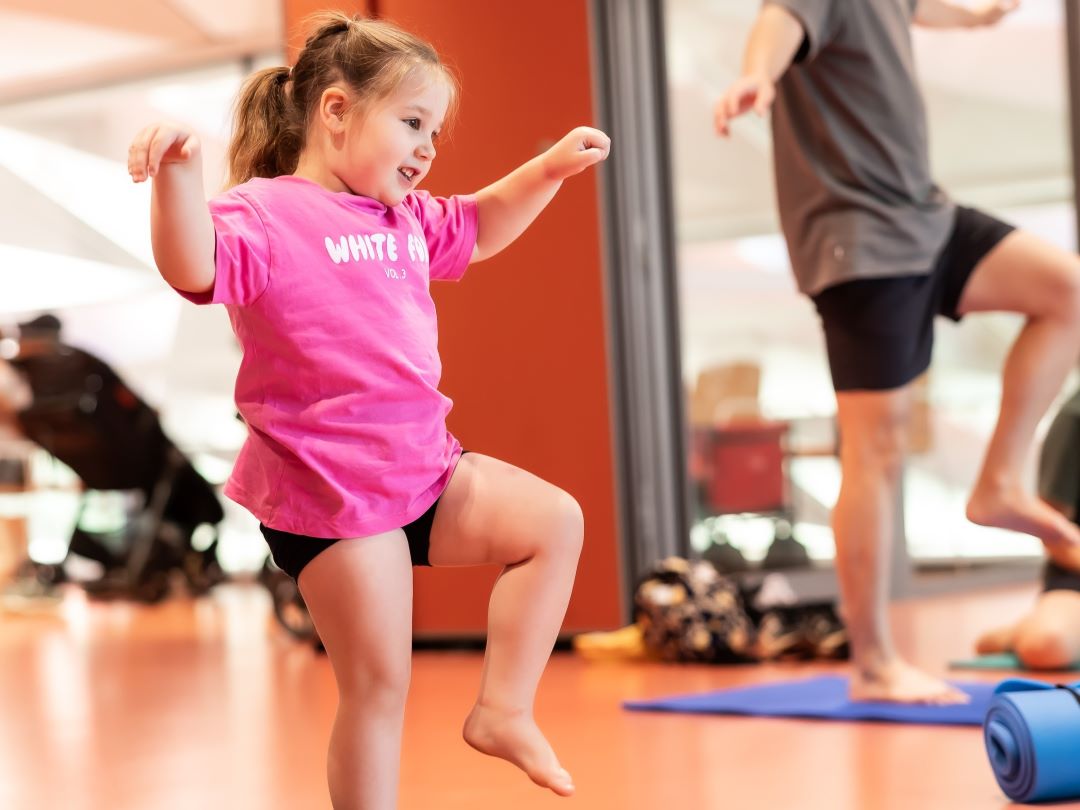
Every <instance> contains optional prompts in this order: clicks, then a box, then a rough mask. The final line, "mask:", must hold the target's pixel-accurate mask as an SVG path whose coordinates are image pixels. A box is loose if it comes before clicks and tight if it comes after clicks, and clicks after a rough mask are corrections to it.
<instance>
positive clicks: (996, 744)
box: [983, 678, 1080, 802]
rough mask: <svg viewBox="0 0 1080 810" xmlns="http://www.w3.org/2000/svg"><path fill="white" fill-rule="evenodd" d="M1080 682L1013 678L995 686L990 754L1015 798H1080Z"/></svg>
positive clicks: (988, 730) (987, 729)
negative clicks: (1061, 684)
mask: <svg viewBox="0 0 1080 810" xmlns="http://www.w3.org/2000/svg"><path fill="white" fill-rule="evenodd" d="M1070 690H1080V681H1078V682H1077V683H1074V684H1073V685H1072V687H1070V688H1065V687H1056V686H1053V685H1052V684H1048V683H1042V682H1041V681H1029V680H1026V679H1021V678H1013V679H1011V680H1008V681H1003V682H1002V683H1001V684H1000V685H999V686H998V687H997V689H996V690H995V691H994V697H993V700H992V701H991V704H990V710H989V712H987V715H986V723H985V725H984V726H983V738H984V740H985V741H986V753H987V754H988V755H989V757H990V767H991V768H992V769H993V771H994V776H995V777H996V778H997V781H998V784H999V785H1001V789H1002V790H1003V791H1005V795H1007V796H1008V797H1009V798H1010V799H1012V800H1013V801H1018V802H1042V801H1052V800H1055V799H1080V692H1077V691H1070Z"/></svg>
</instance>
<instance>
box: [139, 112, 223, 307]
mask: <svg viewBox="0 0 1080 810" xmlns="http://www.w3.org/2000/svg"><path fill="white" fill-rule="evenodd" d="M128 173H129V174H130V175H131V179H132V180H134V181H135V182H136V183H141V182H143V181H144V180H146V179H147V178H151V177H152V178H153V179H154V183H153V191H152V192H151V203H150V235H151V240H152V242H153V246H154V260H155V261H156V262H157V266H158V271H159V272H160V273H161V276H162V278H164V279H165V280H166V281H167V282H169V284H171V285H172V286H173V287H176V288H177V289H178V290H183V291H184V292H189V293H204V292H207V291H209V290H210V289H211V288H212V287H213V286H214V273H215V271H214V248H215V238H214V223H213V221H212V220H211V219H210V209H209V208H208V207H207V205H206V196H205V194H204V191H203V183H202V153H201V149H200V146H199V139H198V138H197V137H196V135H195V133H193V132H192V131H191V130H190V129H187V128H185V127H183V126H180V125H177V124H170V123H161V124H151V125H150V126H148V127H146V128H144V129H143V130H142V131H141V132H139V134H138V135H136V136H135V140H134V141H132V144H131V148H130V149H129V150H128Z"/></svg>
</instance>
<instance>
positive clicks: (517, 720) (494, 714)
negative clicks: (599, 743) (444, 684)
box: [462, 704, 574, 796]
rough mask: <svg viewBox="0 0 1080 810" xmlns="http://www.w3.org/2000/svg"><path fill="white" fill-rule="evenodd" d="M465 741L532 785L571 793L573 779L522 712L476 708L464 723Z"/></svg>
mask: <svg viewBox="0 0 1080 810" xmlns="http://www.w3.org/2000/svg"><path fill="white" fill-rule="evenodd" d="M462 736H463V737H464V738H465V742H467V743H468V744H469V745H471V746H472V747H473V748H475V749H476V750H477V751H479V752H481V753H483V754H488V755H490V756H493V757H499V758H500V759H505V760H506V761H507V762H510V763H512V764H514V765H517V766H518V767H519V768H521V770H523V771H525V773H526V774H528V776H529V778H530V779H532V780H533V781H534V782H536V784H538V785H540V786H541V787H546V788H549V789H551V790H552V791H554V792H555V793H557V794H558V795H560V796H570V795H572V794H573V793H574V780H573V779H571V778H570V774H569V773H568V772H567V771H566V769H565V768H563V767H562V765H560V764H559V760H558V758H557V757H556V756H555V752H554V751H553V750H552V748H551V745H550V744H549V743H548V741H547V739H546V738H545V737H544V735H543V734H542V733H541V732H540V729H539V728H537V727H536V723H535V722H534V721H533V719H532V715H531V714H528V713H526V712H506V711H500V710H498V709H494V708H491V707H488V706H480V705H479V704H478V705H476V706H475V707H474V708H473V710H472V712H471V713H470V714H469V716H468V717H467V718H466V720H465V728H464V729H463V731H462Z"/></svg>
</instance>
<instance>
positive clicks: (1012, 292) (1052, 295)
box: [959, 231, 1080, 547]
mask: <svg viewBox="0 0 1080 810" xmlns="http://www.w3.org/2000/svg"><path fill="white" fill-rule="evenodd" d="M959 309H960V312H961V313H964V314H966V313H969V312H987V311H1005V312H1018V313H1021V314H1024V315H1026V316H1027V318H1028V320H1027V324H1026V325H1025V326H1024V328H1023V330H1022V331H1021V332H1020V334H1019V336H1017V339H1016V342H1015V343H1014V344H1013V346H1012V349H1011V350H1010V351H1009V356H1008V358H1007V359H1006V361H1005V369H1004V373H1003V378H1002V395H1001V409H1000V412H999V415H998V421H997V425H996V427H995V428H994V433H993V436H992V437H991V439H990V444H989V446H988V447H987V451H986V457H985V459H984V461H983V466H982V470H981V471H980V473H979V478H978V481H977V483H976V484H975V488H974V490H973V492H972V495H971V499H970V501H969V502H968V508H967V514H968V518H969V519H970V520H972V521H973V522H975V523H978V524H980V525H983V526H996V527H1000V528H1003V529H1011V530H1013V531H1018V532H1024V533H1026V534H1032V535H1034V536H1036V537H1038V538H1040V539H1041V540H1043V542H1045V543H1046V544H1047V546H1048V547H1054V546H1063V545H1076V544H1080V529H1078V528H1077V527H1076V525H1075V524H1074V523H1072V522H1071V521H1069V520H1068V519H1067V518H1066V517H1064V516H1063V515H1062V514H1061V513H1060V512H1058V511H1056V510H1054V509H1053V508H1051V507H1050V505H1049V504H1047V503H1046V502H1045V501H1043V500H1041V499H1040V498H1038V497H1037V496H1036V495H1035V494H1034V493H1032V492H1029V491H1028V490H1026V489H1025V488H1024V487H1023V486H1022V481H1021V471H1022V469H1023V466H1024V463H1025V461H1026V460H1027V457H1028V453H1029V451H1030V449H1031V444H1032V441H1033V439H1034V435H1035V428H1036V427H1037V425H1038V423H1039V420H1040V419H1042V417H1043V415H1044V414H1045V413H1046V410H1047V408H1048V407H1049V406H1050V403H1051V402H1052V401H1053V399H1054V397H1055V396H1057V394H1058V392H1059V391H1060V390H1061V386H1062V383H1063V382H1064V380H1065V376H1066V375H1067V374H1068V372H1069V370H1070V369H1071V368H1072V367H1073V366H1074V365H1075V363H1076V360H1077V355H1078V354H1080V259H1077V257H1076V256H1074V255H1073V254H1071V253H1067V252H1065V251H1063V250H1060V249H1059V248H1056V247H1054V246H1053V245H1050V244H1048V243H1046V242H1044V241H1042V240H1041V239H1038V238H1037V237H1035V236H1032V235H1031V234H1028V233H1024V232H1023V231H1015V232H1013V233H1011V234H1010V235H1009V236H1007V237H1005V239H1003V240H1002V241H1001V243H1000V244H999V245H998V246H997V247H995V248H994V249H993V250H992V251H990V253H989V254H987V256H986V257H985V258H984V259H983V260H982V262H980V263H979V265H978V267H976V268H975V272H974V273H973V274H972V276H971V279H970V281H969V282H968V285H967V287H966V288H965V290H964V294H963V296H962V297H961V300H960V307H959Z"/></svg>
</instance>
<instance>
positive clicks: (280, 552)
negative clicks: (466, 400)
mask: <svg viewBox="0 0 1080 810" xmlns="http://www.w3.org/2000/svg"><path fill="white" fill-rule="evenodd" d="M467 452H469V451H468V450H462V451H461V455H465V454H466V453H467ZM444 493H445V490H444ZM441 501H442V495H440V496H439V497H438V498H437V499H436V500H435V503H433V504H432V505H431V507H430V508H429V509H428V510H427V511H426V512H424V514H422V515H421V516H420V517H418V518H417V519H416V520H414V521H413V522H412V523H409V524H406V525H405V526H402V527H401V530H402V531H403V532H405V538H406V539H407V540H408V541H409V556H410V557H411V558H412V564H413V565H431V561H430V560H429V559H428V550H429V549H430V548H431V527H432V525H433V524H434V523H435V510H436V509H438V508H439V503H440V502H441ZM259 531H261V532H262V535H263V537H265V538H266V544H267V545H268V546H270V555H271V556H272V557H273V558H274V564H275V565H276V566H277V567H278V568H280V569H281V570H282V571H284V572H285V573H286V574H288V575H289V576H290V577H292V578H293V579H298V578H299V577H300V572H301V571H303V570H304V567H305V566H306V565H307V564H308V563H309V562H311V561H312V560H314V559H315V558H316V557H318V556H319V555H320V554H322V553H323V552H324V551H326V550H327V549H328V548H330V546H332V545H334V543H340V542H341V541H342V540H343V539H344V538H341V537H335V538H322V537H308V536H307V535H303V534H292V533H291V532H282V531H278V530H277V529H271V528H270V527H269V526H266V525H263V524H262V523H260V524H259Z"/></svg>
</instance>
